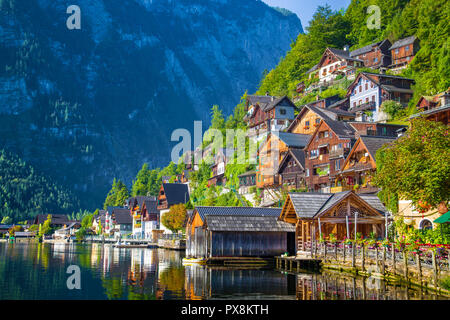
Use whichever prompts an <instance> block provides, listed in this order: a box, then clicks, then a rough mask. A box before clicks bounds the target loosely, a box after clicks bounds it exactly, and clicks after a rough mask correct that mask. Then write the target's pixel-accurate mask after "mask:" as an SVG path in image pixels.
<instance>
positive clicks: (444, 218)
mask: <svg viewBox="0 0 450 320" xmlns="http://www.w3.org/2000/svg"><path fill="white" fill-rule="evenodd" d="M433 222H435V223H449V222H450V211H447V213H445V214H443V215H442V216H440V217H439V218H437V219H436V220H434V221H433Z"/></svg>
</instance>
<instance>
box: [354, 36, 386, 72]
mask: <svg viewBox="0 0 450 320" xmlns="http://www.w3.org/2000/svg"><path fill="white" fill-rule="evenodd" d="M391 45H392V44H391V42H390V41H389V40H387V39H386V40H382V41H378V42H375V43H371V44H369V45H367V46H364V47H362V48H359V49H356V50H353V51H351V52H350V57H352V58H355V59H358V60H361V61H363V62H364V67H367V68H372V69H386V68H388V67H389V66H390V65H391V50H390V47H391Z"/></svg>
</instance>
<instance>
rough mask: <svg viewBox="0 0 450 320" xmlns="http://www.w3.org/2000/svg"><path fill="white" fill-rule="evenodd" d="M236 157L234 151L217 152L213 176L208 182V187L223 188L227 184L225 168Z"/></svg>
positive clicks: (220, 150)
mask: <svg viewBox="0 0 450 320" xmlns="http://www.w3.org/2000/svg"><path fill="white" fill-rule="evenodd" d="M233 157H234V149H223V148H220V149H218V150H217V152H216V154H215V155H214V163H213V164H212V165H211V171H212V174H213V176H212V177H211V178H209V180H208V186H212V185H217V186H223V185H225V183H226V177H225V167H226V165H227V164H228V162H230V161H232V160H233Z"/></svg>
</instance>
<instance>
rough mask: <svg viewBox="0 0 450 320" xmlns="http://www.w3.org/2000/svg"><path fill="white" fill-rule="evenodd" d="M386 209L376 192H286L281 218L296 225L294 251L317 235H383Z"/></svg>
mask: <svg viewBox="0 0 450 320" xmlns="http://www.w3.org/2000/svg"><path fill="white" fill-rule="evenodd" d="M385 212H386V208H385V207H384V205H383V204H382V203H381V201H380V200H379V199H378V197H377V196H376V195H367V194H366V195H363V194H361V195H357V194H356V193H354V192H353V191H344V192H338V193H310V192H300V193H289V195H288V197H287V199H286V202H285V204H284V206H283V209H282V211H281V214H280V220H282V221H285V222H288V223H291V224H292V225H295V238H296V239H297V241H295V243H296V252H298V251H305V247H306V246H309V245H308V244H310V243H312V242H317V241H318V240H319V239H320V238H323V239H324V240H328V239H329V238H330V234H333V235H334V236H335V237H336V239H337V240H344V239H345V238H354V237H355V233H361V235H362V236H363V237H368V236H369V235H370V233H372V232H374V233H375V235H376V237H377V238H382V237H384V236H385V228H386V223H387V219H386V216H385Z"/></svg>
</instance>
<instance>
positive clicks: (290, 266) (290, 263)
mask: <svg viewBox="0 0 450 320" xmlns="http://www.w3.org/2000/svg"><path fill="white" fill-rule="evenodd" d="M289 271H291V272H292V260H289Z"/></svg>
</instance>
